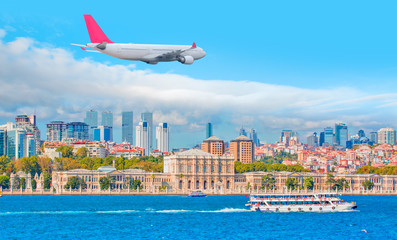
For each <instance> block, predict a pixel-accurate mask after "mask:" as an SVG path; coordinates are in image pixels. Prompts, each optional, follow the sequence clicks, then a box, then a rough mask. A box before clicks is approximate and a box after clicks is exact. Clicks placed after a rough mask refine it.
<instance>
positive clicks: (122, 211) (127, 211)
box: [95, 210, 139, 214]
mask: <svg viewBox="0 0 397 240" xmlns="http://www.w3.org/2000/svg"><path fill="white" fill-rule="evenodd" d="M133 212H139V211H137V210H113V211H96V212H95V213H101V214H107V213H121V214H123V213H133Z"/></svg>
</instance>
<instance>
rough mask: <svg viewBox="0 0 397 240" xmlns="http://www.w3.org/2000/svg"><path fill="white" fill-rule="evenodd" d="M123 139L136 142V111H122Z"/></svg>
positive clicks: (123, 140) (130, 142) (132, 142)
mask: <svg viewBox="0 0 397 240" xmlns="http://www.w3.org/2000/svg"><path fill="white" fill-rule="evenodd" d="M121 141H122V142H128V143H129V144H131V145H133V144H134V113H133V112H132V111H131V112H123V113H122V126H121Z"/></svg>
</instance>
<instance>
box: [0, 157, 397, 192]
mask: <svg viewBox="0 0 397 240" xmlns="http://www.w3.org/2000/svg"><path fill="white" fill-rule="evenodd" d="M265 175H270V177H271V178H274V181H275V184H274V185H275V187H276V190H275V191H276V192H285V191H288V189H287V187H286V186H285V183H286V181H287V179H288V178H296V180H297V182H298V184H299V186H301V187H303V184H304V180H305V178H306V177H312V178H313V187H314V188H313V190H314V191H330V186H329V185H328V184H327V174H320V173H297V172H296V173H292V172H247V173H242V174H235V173H234V158H233V156H230V155H222V156H218V155H214V154H210V153H207V152H204V151H201V150H198V149H191V150H188V151H185V152H179V153H176V154H174V155H170V156H166V157H164V172H163V173H155V172H147V171H144V170H142V169H127V170H117V169H115V168H114V167H111V166H109V167H100V168H98V169H97V170H86V169H74V170H70V171H54V172H53V173H52V185H51V191H50V190H44V189H43V187H44V186H43V176H42V175H41V176H39V175H36V176H34V178H33V177H31V176H28V175H26V174H25V173H22V172H18V173H17V174H13V175H12V176H11V179H10V180H11V182H14V179H15V178H17V176H18V177H19V178H22V177H24V178H25V179H26V180H27V181H26V189H25V190H24V191H22V190H19V191H18V190H17V189H15V188H14V189H13V190H11V189H10V190H8V189H4V190H3V193H4V194H7V193H9V192H11V193H14V194H23V192H25V193H24V194H29V192H30V193H33V194H34V193H35V192H36V193H38V192H40V193H43V192H47V193H48V194H129V193H135V192H136V190H132V189H131V182H133V181H134V180H137V179H139V180H140V182H141V185H142V188H141V189H139V190H138V191H139V192H141V193H143V194H152V193H159V192H160V189H161V191H162V192H168V193H172V194H187V193H189V192H191V191H194V190H201V191H203V192H204V193H206V194H247V193H250V192H258V191H267V192H269V191H273V190H272V189H261V186H262V177H263V176H265ZM71 177H77V178H78V179H79V180H81V179H84V181H85V183H86V185H87V188H86V189H84V190H82V189H79V190H72V189H65V185H66V184H67V182H68V179H70V178H71ZM102 177H107V178H108V179H109V180H110V188H109V189H108V190H101V189H100V179H101V178H102ZM334 178H335V180H337V179H341V178H344V179H346V182H347V183H348V187H347V188H346V189H344V190H342V191H341V192H346V193H356V194H360V193H365V192H366V191H364V187H363V183H364V182H365V181H370V182H372V183H374V188H373V189H372V190H371V191H370V192H371V193H376V194H397V175H377V174H337V173H335V174H334ZM31 179H35V181H36V182H37V189H36V190H33V189H32V187H31ZM300 191H303V190H300Z"/></svg>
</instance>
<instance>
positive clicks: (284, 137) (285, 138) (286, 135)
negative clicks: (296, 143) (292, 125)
mask: <svg viewBox="0 0 397 240" xmlns="http://www.w3.org/2000/svg"><path fill="white" fill-rule="evenodd" d="M294 136H295V133H294V132H293V131H292V130H282V131H281V136H280V142H283V143H285V144H288V143H289V140H290V138H291V137H294Z"/></svg>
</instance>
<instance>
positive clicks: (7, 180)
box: [0, 175, 10, 189]
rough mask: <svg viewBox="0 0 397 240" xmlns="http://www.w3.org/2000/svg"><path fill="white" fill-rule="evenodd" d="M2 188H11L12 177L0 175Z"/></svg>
mask: <svg viewBox="0 0 397 240" xmlns="http://www.w3.org/2000/svg"><path fill="white" fill-rule="evenodd" d="M0 187H2V188H3V189H4V188H9V187H10V177H8V176H6V175H0Z"/></svg>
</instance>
